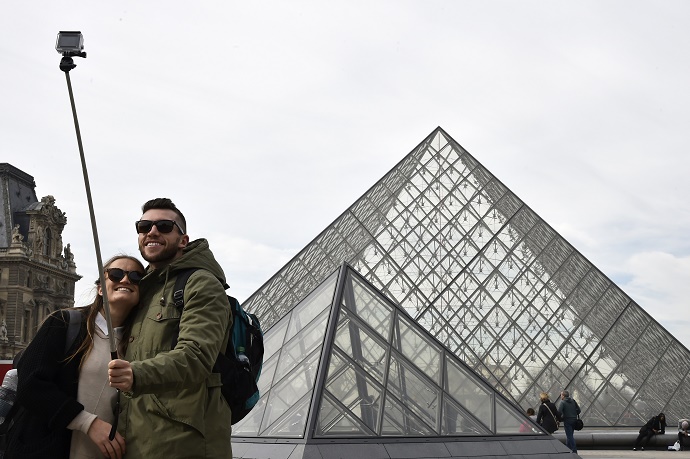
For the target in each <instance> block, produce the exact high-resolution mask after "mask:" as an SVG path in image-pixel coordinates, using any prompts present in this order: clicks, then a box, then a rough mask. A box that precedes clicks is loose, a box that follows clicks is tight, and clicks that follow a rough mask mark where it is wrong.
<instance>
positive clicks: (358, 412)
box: [326, 363, 381, 431]
mask: <svg viewBox="0 0 690 459" xmlns="http://www.w3.org/2000/svg"><path fill="white" fill-rule="evenodd" d="M326 390H328V391H329V392H330V393H331V394H332V395H333V397H334V398H335V399H336V400H338V402H340V403H342V404H343V405H344V406H345V407H347V409H349V410H350V411H351V412H352V413H353V414H354V415H355V416H357V417H358V418H359V419H361V420H362V422H363V423H364V424H365V425H366V426H367V427H369V429H371V430H372V431H373V430H376V425H377V421H378V419H377V416H378V413H379V412H380V410H381V407H380V403H381V389H380V388H379V387H378V386H377V385H375V384H374V383H373V381H371V380H370V379H369V378H368V377H367V375H366V374H365V373H364V372H363V371H361V370H359V369H357V368H355V367H354V365H353V364H351V363H350V364H348V365H346V366H345V367H344V368H342V369H341V371H340V372H338V373H336V374H333V375H330V374H329V378H328V383H327V384H326Z"/></svg>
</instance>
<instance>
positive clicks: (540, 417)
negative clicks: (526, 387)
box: [537, 400, 560, 433]
mask: <svg viewBox="0 0 690 459" xmlns="http://www.w3.org/2000/svg"><path fill="white" fill-rule="evenodd" d="M549 408H550V409H551V412H549ZM551 413H553V416H552V415H551ZM554 416H555V419H554ZM558 416H559V415H558V410H557V409H556V405H554V403H553V402H551V401H549V400H547V401H545V402H541V406H540V407H539V411H538V412H537V424H539V425H540V426H542V427H543V428H544V430H546V431H547V432H548V433H554V432H555V431H557V430H558V423H557V421H560V419H559V417H558Z"/></svg>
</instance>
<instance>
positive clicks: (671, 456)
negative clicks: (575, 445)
mask: <svg viewBox="0 0 690 459" xmlns="http://www.w3.org/2000/svg"><path fill="white" fill-rule="evenodd" d="M577 454H578V455H579V456H580V457H582V458H584V459H632V458H634V459H652V458H664V459H690V451H662V450H661V449H658V450H652V451H650V450H647V451H633V450H632V448H630V449H626V450H623V449H611V450H599V449H596V450H594V449H591V450H586V449H581V450H579V451H578V452H577Z"/></svg>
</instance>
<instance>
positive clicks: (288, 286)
mask: <svg viewBox="0 0 690 459" xmlns="http://www.w3.org/2000/svg"><path fill="white" fill-rule="evenodd" d="M343 262H346V263H348V264H349V265H351V266H352V267H353V268H354V269H355V270H356V271H357V272H359V273H361V274H362V276H363V277H364V278H366V280H367V281H368V282H369V283H371V284H372V285H373V286H374V287H375V288H376V289H377V290H380V291H381V292H382V293H383V294H384V295H385V296H386V297H388V298H390V299H391V300H392V301H393V302H395V303H397V304H399V305H401V306H402V307H403V308H404V309H405V311H406V312H407V313H408V314H409V315H410V317H412V318H413V319H412V322H414V323H417V324H419V325H421V326H422V327H423V328H424V329H426V330H427V331H428V332H430V333H431V335H433V336H434V337H435V338H436V339H438V340H439V341H440V342H441V343H442V344H443V345H444V346H445V347H447V348H448V349H449V350H450V351H451V352H452V353H454V355H455V356H456V357H457V358H458V359H459V360H461V361H462V362H464V363H465V364H467V365H468V366H469V367H470V368H471V369H472V370H474V371H475V372H476V373H478V374H480V375H481V376H483V377H484V378H486V380H487V381H488V382H489V383H490V385H491V386H492V387H493V389H495V390H496V391H498V392H500V393H501V394H503V395H504V396H505V397H507V398H508V399H509V400H511V401H512V402H513V403H514V404H516V405H517V406H521V407H523V408H526V407H530V406H532V407H536V406H537V405H538V403H539V393H540V392H542V391H545V392H547V393H550V394H551V395H552V398H554V396H556V395H557V394H558V393H559V392H560V391H561V390H563V389H568V390H569V391H570V392H571V394H572V395H573V397H574V398H575V399H576V400H577V401H578V403H579V404H580V406H581V408H582V410H583V417H584V418H585V419H586V422H587V425H588V426H632V425H641V423H644V422H645V421H646V419H648V418H649V417H650V416H651V415H653V414H656V413H659V412H662V411H663V412H665V413H666V416H667V419H670V420H671V421H672V420H673V419H679V418H682V417H687V414H688V413H689V412H690V385H689V384H688V374H689V372H690V351H688V349H687V348H685V347H684V346H683V345H682V344H681V343H680V342H679V341H678V340H677V339H675V338H674V337H673V336H672V335H671V334H670V333H668V332H667V331H666V330H665V329H664V328H663V327H662V326H661V325H659V324H658V323H657V322H656V321H655V320H654V319H653V318H652V317H651V316H650V315H649V314H647V313H646V312H645V311H644V310H643V309H642V308H641V307H640V306H639V305H638V304H636V303H635V302H634V301H633V300H632V299H631V298H630V297H628V296H627V295H626V294H625V293H624V292H623V291H622V290H621V289H620V288H619V287H618V286H617V285H615V284H614V283H613V282H612V281H611V280H609V279H608V278H607V277H606V276H605V275H604V274H603V273H602V272H601V271H599V270H598V269H597V268H596V267H595V266H593V265H592V263H590V262H589V261H588V260H587V259H586V258H585V257H584V256H582V254H580V253H579V252H578V251H577V250H576V249H575V248H573V247H572V246H571V245H570V244H569V243H568V242H567V241H566V240H565V239H564V238H563V237H562V236H560V235H559V234H558V233H557V232H556V231H555V230H554V229H553V228H551V227H550V226H549V225H548V224H547V223H546V222H544V221H543V220H542V219H541V218H540V217H539V216H538V215H537V214H536V213H535V212H534V211H532V209H530V208H529V207H528V206H527V205H526V204H525V203H523V202H522V201H521V200H520V199H519V198H518V197H517V196H516V195H515V194H514V193H512V192H511V191H510V190H509V189H508V188H507V187H506V186H505V185H504V184H503V183H501V182H500V181H499V180H498V179H496V178H495V177H494V176H493V175H492V174H491V173H490V172H489V171H488V170H487V169H486V168H484V167H483V166H482V165H481V164H480V163H479V162H478V161H477V160H476V159H475V158H474V157H472V156H471V155H470V154H469V153H468V152H467V151H465V150H464V149H463V148H462V147H461V146H460V145H459V144H458V143H457V142H455V141H454V140H453V139H452V138H451V137H450V136H449V135H448V134H447V133H446V132H445V131H443V130H442V129H441V128H440V127H439V128H437V129H435V130H434V131H433V132H432V133H431V134H430V135H429V136H428V137H427V138H426V139H425V140H424V141H423V142H421V143H420V144H419V145H418V146H417V147H416V148H415V149H414V150H413V151H412V152H410V153H409V154H408V155H407V156H406V157H405V158H404V159H403V160H402V161H401V162H400V163H398V165H396V166H395V167H394V168H393V169H392V170H391V171H390V172H389V173H388V174H386V175H385V176H384V177H383V178H382V179H381V180H380V181H379V182H378V183H376V184H375V185H374V186H373V187H372V188H370V189H369V190H368V191H367V192H366V193H365V194H364V195H363V196H362V197H361V198H360V199H359V200H357V201H356V202H355V204H353V205H352V207H350V208H349V209H347V210H346V211H345V212H344V213H343V214H342V215H341V216H340V217H338V218H337V219H336V220H335V221H334V222H333V223H332V224H331V225H330V226H329V227H328V228H326V229H325V230H324V231H323V232H322V233H321V234H320V235H319V236H317V237H316V238H315V239H314V240H313V241H312V242H311V243H310V244H309V245H308V246H307V247H305V248H304V249H303V250H302V251H301V252H299V253H298V254H297V255H296V256H295V257H294V258H293V259H292V260H291V261H289V262H288V263H287V264H286V265H285V266H284V267H283V268H282V269H281V270H280V271H279V272H278V273H277V274H275V275H274V276H273V277H272V278H271V279H270V280H268V281H267V282H266V283H265V284H264V285H263V286H262V287H261V288H260V289H259V290H258V291H257V292H255V293H254V294H253V295H252V296H251V297H250V298H249V299H248V300H247V301H246V302H245V308H247V309H248V310H250V311H252V312H254V313H255V314H257V315H258V316H259V317H260V318H261V319H262V322H263V324H264V327H265V328H271V329H273V328H274V327H278V326H286V325H280V324H284V323H285V321H284V320H282V319H283V318H284V317H286V316H287V315H289V314H290V313H291V311H293V309H294V308H295V307H296V306H297V305H298V304H301V301H302V300H303V299H304V298H305V297H306V296H307V295H309V294H310V293H311V292H312V291H313V290H314V289H315V288H316V287H317V286H319V285H321V284H322V283H323V282H324V281H325V280H326V279H327V278H328V277H329V276H331V275H332V273H333V272H334V271H335V270H337V268H338V267H339V266H340V265H341V263H343ZM293 314H294V313H293ZM659 350H662V352H658V351H659ZM300 351H301V350H300ZM283 352H285V351H283ZM295 352H298V351H297V350H295ZM335 355H337V357H335V359H336V360H337V359H339V358H342V359H344V356H341V355H340V354H339V353H336V354H335ZM286 358H288V359H291V358H292V357H287V356H286ZM314 358H316V357H314ZM282 359H283V357H281V360H280V361H279V362H276V365H282V366H285V368H292V366H293V365H294V364H296V362H295V361H293V360H294V358H292V359H293V360H287V361H285V363H283V361H282ZM343 362H344V360H343ZM314 364H315V361H309V362H304V361H303V363H302V365H306V366H307V367H309V366H310V365H314ZM343 364H344V363H343ZM290 371H294V368H292V370H290ZM368 371H375V370H373V369H371V370H368ZM355 373H356V371H355ZM364 379H365V380H366V378H364ZM430 387H431V386H430ZM439 387H441V386H439ZM417 395H418V396H419V397H422V399H423V396H424V395H427V393H426V392H425V391H420V392H419V393H418V394H417ZM422 399H420V400H418V402H419V403H423V401H422ZM325 400H326V401H325V406H329V404H330V406H333V407H334V408H333V409H334V410H335V411H338V408H340V409H341V410H342V408H343V407H342V406H340V405H339V403H344V401H343V400H340V399H338V396H335V397H332V398H329V397H326V398H325ZM322 406H323V405H322ZM293 409H295V408H293ZM305 409H306V408H305ZM323 409H324V408H322V410H323ZM470 411H471V410H470ZM360 414H361V413H360ZM324 416H325V412H324ZM362 416H364V418H366V416H365V415H362ZM416 416H418V417H420V416H421V419H424V417H423V413H420V412H416ZM332 422H334V423H335V424H333V428H334V429H336V430H337V429H338V428H344V427H345V425H346V424H347V425H348V426H349V427H348V428H356V429H359V430H362V431H367V432H368V430H367V429H371V428H372V427H373V426H372V425H370V422H369V421H367V420H366V419H363V418H362V417H359V420H357V419H354V418H352V417H349V416H346V417H345V418H340V419H337V420H336V419H335V418H334V419H332ZM319 425H320V428H323V429H326V430H328V428H327V427H326V426H329V425H330V424H329V422H325V421H324V422H323V423H322V424H319ZM425 426H427V427H429V426H428V425H426V424H425ZM377 427H382V426H381V425H378V426H377ZM391 428H392V427H391Z"/></svg>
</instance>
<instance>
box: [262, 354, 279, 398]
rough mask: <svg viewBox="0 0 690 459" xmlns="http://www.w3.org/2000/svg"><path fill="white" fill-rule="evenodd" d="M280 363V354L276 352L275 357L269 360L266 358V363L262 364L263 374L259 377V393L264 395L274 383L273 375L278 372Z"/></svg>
mask: <svg viewBox="0 0 690 459" xmlns="http://www.w3.org/2000/svg"><path fill="white" fill-rule="evenodd" d="M277 364H278V354H274V355H273V358H271V359H269V360H264V364H263V365H262V366H261V376H260V377H259V382H258V383H257V387H258V388H259V393H260V394H262V395H263V393H264V392H266V391H267V390H268V389H269V388H270V387H271V384H273V375H274V374H275V372H276V366H277Z"/></svg>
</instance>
